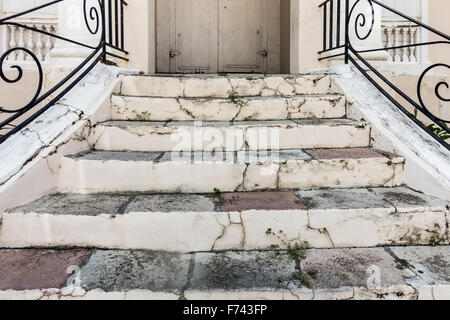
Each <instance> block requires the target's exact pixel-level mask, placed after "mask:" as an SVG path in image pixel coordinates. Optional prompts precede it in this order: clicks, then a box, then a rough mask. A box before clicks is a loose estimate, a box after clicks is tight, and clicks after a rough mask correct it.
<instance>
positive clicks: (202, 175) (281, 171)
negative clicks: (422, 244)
mask: <svg viewBox="0 0 450 320" xmlns="http://www.w3.org/2000/svg"><path fill="white" fill-rule="evenodd" d="M262 163H264V164H259V163H251V164H245V163H235V159H231V161H224V162H217V161H209V162H207V161H206V162H202V161H198V162H194V163H190V162H186V161H184V160H182V159H181V160H179V161H167V162H159V163H155V162H150V161H118V160H111V161H101V160H76V159H73V158H64V159H62V163H61V170H60V174H59V181H58V186H59V190H60V191H62V192H79V193H88V192H119V191H152V192H185V193H208V192H212V191H213V190H214V189H215V188H217V189H220V190H221V191H223V192H233V191H237V190H238V191H239V190H245V191H255V190H265V189H317V188H327V187H330V188H332V187H335V188H351V187H376V186H398V185H401V184H402V183H403V159H401V160H398V161H397V160H396V161H392V160H389V159H387V158H374V159H347V160H345V159H332V160H310V161H304V160H291V161H288V162H287V163H284V164H283V163H282V164H278V163H271V162H268V161H262Z"/></svg>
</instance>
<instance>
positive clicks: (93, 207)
mask: <svg viewBox="0 0 450 320" xmlns="http://www.w3.org/2000/svg"><path fill="white" fill-rule="evenodd" d="M131 197H132V195H131V194H116V193H103V194H72V193H68V194H52V195H48V196H45V197H43V198H41V199H39V200H36V201H34V202H31V203H29V204H27V205H25V206H22V207H18V208H14V209H10V210H8V211H7V212H9V213H38V214H66V215H88V216H95V215H99V214H112V215H115V214H121V213H123V211H124V210H125V208H126V204H127V202H128V201H129V200H130V198H131Z"/></svg>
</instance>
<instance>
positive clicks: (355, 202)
mask: <svg viewBox="0 0 450 320" xmlns="http://www.w3.org/2000/svg"><path fill="white" fill-rule="evenodd" d="M296 195H297V196H298V197H300V198H301V200H302V202H303V203H304V204H305V205H306V206H307V207H308V209H320V210H322V209H366V208H394V207H393V206H392V205H391V204H389V203H388V202H386V201H383V200H382V199H381V197H379V196H377V195H376V194H374V193H372V192H370V191H369V190H368V189H321V190H307V191H304V190H301V191H297V192H296Z"/></svg>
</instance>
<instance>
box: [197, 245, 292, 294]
mask: <svg viewBox="0 0 450 320" xmlns="http://www.w3.org/2000/svg"><path fill="white" fill-rule="evenodd" d="M295 274H296V269H295V261H294V260H292V259H290V258H289V257H288V255H287V254H286V253H281V252H274V251H252V252H219V253H197V254H195V266H194V270H193V273H192V278H191V280H190V282H189V286H188V289H189V290H215V289H218V290H237V289H240V290H245V289H253V290H258V289H268V290H275V289H289V288H291V287H292V286H293V285H294V284H293V283H294V282H295V281H294V279H295Z"/></svg>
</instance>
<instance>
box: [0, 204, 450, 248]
mask: <svg viewBox="0 0 450 320" xmlns="http://www.w3.org/2000/svg"><path fill="white" fill-rule="evenodd" d="M394 211H395V210H394V209H393V208H374V209H333V210H309V211H307V210H290V211H257V210H252V211H244V212H241V213H239V212H231V213H228V212H183V213H180V212H178V213H177V212H171V213H166V212H160V213H158V212H151V213H148V212H144V213H130V214H126V215H119V216H115V217H114V218H112V216H111V215H99V216H83V215H47V214H33V213H30V214H4V215H3V224H2V227H1V232H0V246H1V247H5V248H21V247H22V248H26V247H96V248H108V249H115V248H117V249H145V250H154V251H171V252H192V251H210V250H227V249H238V250H252V249H268V248H270V247H271V245H273V244H276V245H281V246H282V243H281V242H280V241H279V240H277V239H276V238H275V237H274V236H268V235H266V230H267V229H268V228H271V229H272V230H282V231H283V233H284V234H285V235H286V238H287V239H295V240H293V241H292V243H295V242H298V241H308V243H309V245H310V246H311V247H312V248H332V247H339V248H340V247H342V248H344V247H372V246H381V245H429V244H430V243H431V242H432V237H438V238H439V239H446V240H445V241H442V242H441V244H446V243H448V234H446V213H447V214H448V212H446V211H445V210H440V211H433V210H424V211H421V212H416V211H413V210H409V211H405V212H402V211H401V210H400V212H394ZM429 230H437V232H438V234H434V233H431V232H429Z"/></svg>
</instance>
